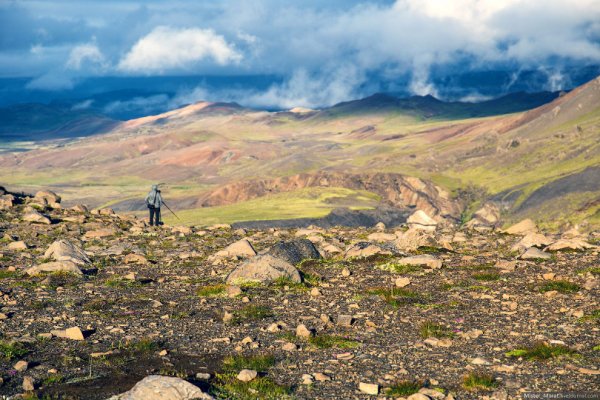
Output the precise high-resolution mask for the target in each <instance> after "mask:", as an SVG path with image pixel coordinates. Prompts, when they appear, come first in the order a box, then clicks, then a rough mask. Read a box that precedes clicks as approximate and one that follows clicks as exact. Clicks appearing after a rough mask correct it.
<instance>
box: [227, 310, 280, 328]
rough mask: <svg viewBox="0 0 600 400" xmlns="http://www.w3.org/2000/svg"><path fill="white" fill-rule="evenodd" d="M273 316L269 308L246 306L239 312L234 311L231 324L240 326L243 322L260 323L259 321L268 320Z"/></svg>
mask: <svg viewBox="0 0 600 400" xmlns="http://www.w3.org/2000/svg"><path fill="white" fill-rule="evenodd" d="M274 315H275V314H274V313H273V311H272V310H271V309H270V308H269V307H266V306H256V305H248V306H244V307H242V308H240V309H239V310H235V311H234V312H233V319H232V320H231V322H232V323H234V324H242V323H244V322H250V321H260V320H261V319H265V318H270V317H273V316H274Z"/></svg>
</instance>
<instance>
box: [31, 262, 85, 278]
mask: <svg viewBox="0 0 600 400" xmlns="http://www.w3.org/2000/svg"><path fill="white" fill-rule="evenodd" d="M25 272H26V273H27V275H29V276H35V275H39V274H41V273H43V272H68V273H71V274H75V275H83V273H82V272H81V270H80V269H79V267H78V266H77V264H75V263H74V262H72V261H52V262H48V263H44V264H39V265H36V266H33V267H31V268H28V269H26V270H25Z"/></svg>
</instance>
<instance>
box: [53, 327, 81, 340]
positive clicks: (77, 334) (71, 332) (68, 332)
mask: <svg viewBox="0 0 600 400" xmlns="http://www.w3.org/2000/svg"><path fill="white" fill-rule="evenodd" d="M51 333H52V334H53V335H54V336H56V337H59V338H63V339H71V340H85V337H84V336H83V332H82V331H81V329H79V327H77V326H74V327H72V328H68V329H65V330H64V331H63V330H53V331H51Z"/></svg>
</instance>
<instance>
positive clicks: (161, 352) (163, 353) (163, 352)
mask: <svg viewBox="0 0 600 400" xmlns="http://www.w3.org/2000/svg"><path fill="white" fill-rule="evenodd" d="M168 353H169V352H168V351H167V350H161V351H159V352H158V355H159V356H161V357H164V356H166V355H167V354H168Z"/></svg>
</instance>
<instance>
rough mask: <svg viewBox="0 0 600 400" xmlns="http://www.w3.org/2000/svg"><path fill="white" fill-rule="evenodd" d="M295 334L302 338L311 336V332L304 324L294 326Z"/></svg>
mask: <svg viewBox="0 0 600 400" xmlns="http://www.w3.org/2000/svg"><path fill="white" fill-rule="evenodd" d="M296 336H298V337H302V338H309V337H311V336H312V332H311V331H310V330H309V329H308V328H307V327H306V325H304V324H300V325H298V327H297V328H296Z"/></svg>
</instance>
